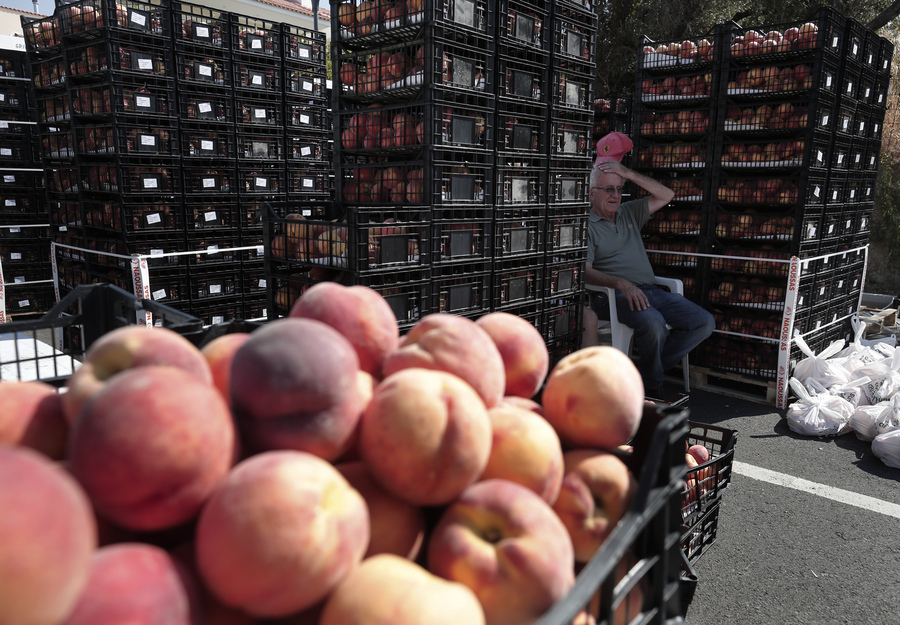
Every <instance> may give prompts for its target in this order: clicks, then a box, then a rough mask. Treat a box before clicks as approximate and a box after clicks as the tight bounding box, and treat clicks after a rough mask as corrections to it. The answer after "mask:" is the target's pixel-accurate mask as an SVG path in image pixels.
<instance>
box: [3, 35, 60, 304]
mask: <svg viewBox="0 0 900 625" xmlns="http://www.w3.org/2000/svg"><path fill="white" fill-rule="evenodd" d="M26 66H27V63H26V62H25V53H24V50H8V49H4V50H0V321H2V320H4V319H7V320H8V319H15V318H21V317H23V316H28V315H36V314H41V313H43V312H46V311H47V310H48V309H49V308H50V307H51V306H52V305H53V302H54V296H53V284H52V281H51V278H52V274H51V270H50V257H49V250H50V231H49V220H48V215H47V205H46V202H45V200H44V197H43V172H42V169H41V166H40V157H39V155H38V152H37V150H36V145H35V139H36V135H37V133H36V132H35V128H36V125H35V119H34V110H35V107H34V102H33V101H32V100H33V98H32V95H31V93H30V89H29V79H28V77H27V72H26V69H27V68H26Z"/></svg>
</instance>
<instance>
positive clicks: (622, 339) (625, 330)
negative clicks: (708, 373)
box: [584, 276, 691, 393]
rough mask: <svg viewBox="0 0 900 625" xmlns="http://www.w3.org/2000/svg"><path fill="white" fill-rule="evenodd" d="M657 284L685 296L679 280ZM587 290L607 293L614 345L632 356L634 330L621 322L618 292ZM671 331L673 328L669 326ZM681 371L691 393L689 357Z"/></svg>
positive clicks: (598, 288) (589, 286)
mask: <svg viewBox="0 0 900 625" xmlns="http://www.w3.org/2000/svg"><path fill="white" fill-rule="evenodd" d="M656 284H659V285H660V286H664V287H667V288H668V289H669V291H671V292H672V293H678V295H682V296H683V295H684V283H683V282H682V281H681V280H679V279H677V278H662V277H659V276H657V277H656ZM584 286H585V288H586V289H587V290H588V291H597V292H600V293H606V296H607V297H608V298H609V322H608V323H609V328H610V331H611V333H612V345H613V347H615V348H616V349H618V350H620V351H622V352H625V354H627V355H628V356H631V344H632V339H633V338H634V330H633V329H632V328H630V327H628V326H627V325H625V324H624V323H622V322H620V321H619V315H618V313H617V312H616V306H615V303H616V290H615V289H613V288H610V287H608V286H595V285H593V284H585V285H584ZM605 323H607V322H605V321H602V320H601V321H600V326H602V325H604V324H605ZM668 327H669V329H671V326H668ZM681 371H682V374H683V376H684V392H685V393H689V392H690V390H691V373H690V369H689V365H688V356H687V354H685V356H684V358H683V359H682V360H681Z"/></svg>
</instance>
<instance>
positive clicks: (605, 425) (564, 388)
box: [541, 345, 644, 449]
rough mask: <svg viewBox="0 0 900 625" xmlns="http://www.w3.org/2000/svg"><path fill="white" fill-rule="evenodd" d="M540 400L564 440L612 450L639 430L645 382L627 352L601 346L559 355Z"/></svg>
mask: <svg viewBox="0 0 900 625" xmlns="http://www.w3.org/2000/svg"><path fill="white" fill-rule="evenodd" d="M541 399H542V403H543V405H544V415H545V416H546V418H547V421H549V422H550V424H551V425H553V427H554V428H555V429H556V432H557V433H558V434H559V438H560V440H561V441H562V442H563V444H564V445H568V446H570V447H597V448H601V449H614V448H615V447H618V446H619V445H624V444H625V443H627V442H628V441H630V440H631V438H632V437H633V436H634V435H635V433H636V432H637V429H638V426H639V425H640V421H641V414H642V413H643V406H644V383H643V382H642V380H641V375H640V373H638V370H637V367H635V366H634V363H633V362H631V359H630V358H628V356H626V355H625V354H624V353H622V352H620V351H619V350H617V349H615V348H613V347H610V346H609V345H599V346H596V347H588V348H585V349H582V350H579V351H577V352H574V353H572V354H569V355H568V356H566V357H564V358H563V359H562V360H560V361H559V362H558V363H557V364H556V366H555V367H554V368H553V370H552V371H551V372H550V375H549V376H547V382H546V384H545V386H544V391H543V393H542V395H541Z"/></svg>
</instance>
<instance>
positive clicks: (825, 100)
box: [661, 95, 849, 138]
mask: <svg viewBox="0 0 900 625" xmlns="http://www.w3.org/2000/svg"><path fill="white" fill-rule="evenodd" d="M661 121H663V122H664V123H665V122H666V121H671V120H661ZM681 123H683V122H680V121H679V126H680V125H681ZM701 127H703V126H702V125H701ZM839 127H840V123H839V121H838V109H837V106H836V103H835V99H834V98H833V97H828V96H826V95H819V96H816V97H812V98H808V97H807V98H800V99H797V98H794V99H790V100H784V101H777V102H768V103H761V102H754V103H744V104H742V105H739V106H731V107H728V108H727V110H726V112H725V116H724V118H723V125H722V127H721V128H722V130H723V131H724V132H726V133H729V134H731V135H737V134H740V135H741V136H750V137H755V136H759V137H779V138H780V137H784V138H793V137H796V136H798V135H799V134H801V133H806V132H809V131H827V132H833V131H834V130H835V129H837V128H839ZM666 128H668V129H670V130H671V129H674V126H671V125H668V126H666ZM845 130H846V131H847V132H849V127H848V128H847V129H845Z"/></svg>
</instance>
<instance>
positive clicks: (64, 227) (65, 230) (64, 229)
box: [59, 226, 69, 232]
mask: <svg viewBox="0 0 900 625" xmlns="http://www.w3.org/2000/svg"><path fill="white" fill-rule="evenodd" d="M59 231H60V232H68V231H69V229H68V228H67V227H66V226H60V227H59Z"/></svg>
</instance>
